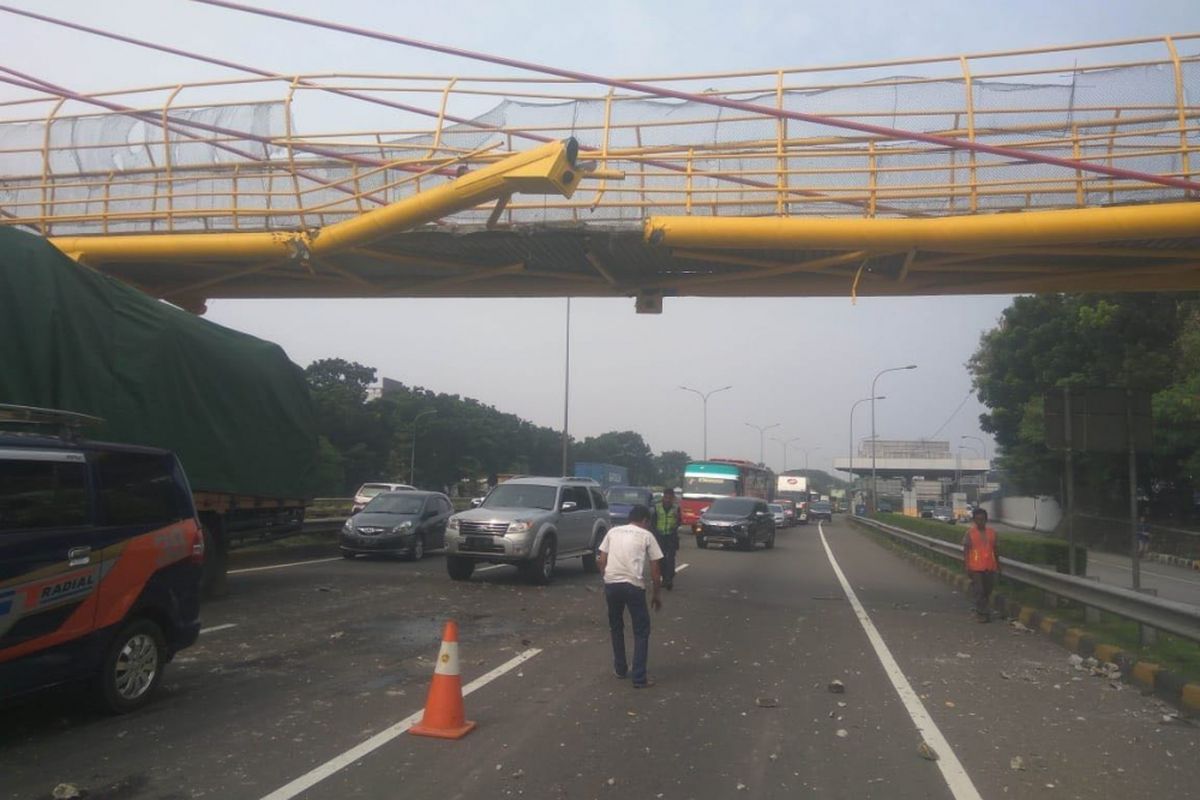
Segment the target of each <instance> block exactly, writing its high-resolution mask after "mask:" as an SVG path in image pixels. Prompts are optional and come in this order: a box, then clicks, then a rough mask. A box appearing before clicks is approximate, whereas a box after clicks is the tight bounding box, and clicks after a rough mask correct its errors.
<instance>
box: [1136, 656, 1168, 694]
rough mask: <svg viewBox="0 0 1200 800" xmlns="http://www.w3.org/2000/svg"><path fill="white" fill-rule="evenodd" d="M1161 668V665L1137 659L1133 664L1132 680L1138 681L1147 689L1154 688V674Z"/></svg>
mask: <svg viewBox="0 0 1200 800" xmlns="http://www.w3.org/2000/svg"><path fill="white" fill-rule="evenodd" d="M1160 669H1162V665H1160V664H1153V663H1151V662H1149V661H1139V662H1137V663H1136V664H1134V665H1133V682H1134V683H1140V684H1141V685H1142V686H1145V687H1146V688H1147V689H1153V688H1154V676H1156V675H1157V674H1158V671H1159V670H1160Z"/></svg>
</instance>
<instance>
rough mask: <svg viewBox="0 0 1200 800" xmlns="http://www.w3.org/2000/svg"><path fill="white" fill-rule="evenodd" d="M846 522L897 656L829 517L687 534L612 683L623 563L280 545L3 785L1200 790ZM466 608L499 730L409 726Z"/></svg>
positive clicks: (1113, 711)
mask: <svg viewBox="0 0 1200 800" xmlns="http://www.w3.org/2000/svg"><path fill="white" fill-rule="evenodd" d="M823 528H824V532H825V538H826V540H827V541H828V545H829V548H830V551H831V553H832V554H833V557H834V558H836V561H837V563H838V565H839V566H840V569H841V571H842V572H843V573H844V575H845V577H846V581H847V583H848V585H849V586H850V587H851V590H852V591H853V592H854V593H855V594H856V596H857V598H858V600H859V601H860V602H861V606H862V611H863V616H865V617H866V618H867V619H869V621H870V624H871V625H872V626H873V628H874V629H875V630H876V631H877V633H878V639H879V640H881V641H882V644H883V647H884V648H885V649H886V651H887V652H888V653H890V658H889V657H888V656H883V657H881V656H880V654H879V652H877V650H876V647H875V644H873V642H872V640H871V639H870V638H869V637H868V634H867V633H866V631H865V629H864V626H863V625H862V624H861V623H860V619H859V617H858V616H856V614H855V610H854V608H853V607H852V604H851V602H850V601H849V600H848V597H847V594H846V592H845V591H844V589H843V586H842V584H841V583H840V582H839V579H838V576H837V575H836V573H835V570H834V568H833V566H832V564H831V561H830V558H829V557H828V556H827V553H826V549H825V546H824V545H823V543H822V541H821V533H820V532H819V530H818V527H817V526H808V527H801V528H794V529H790V530H787V531H784V532H781V533H780V536H779V539H778V545H777V547H776V548H775V549H774V550H771V551H765V550H758V551H757V552H754V553H744V552H737V551H721V550H711V549H710V550H698V549H696V548H695V546H694V545H693V543H692V542H691V541H690V539H686V538H685V543H684V546H683V548H682V550H681V554H680V555H681V558H680V560H681V561H682V562H684V563H687V564H688V567H687V569H686V570H684V571H683V572H682V573H681V574H680V576H679V578H678V579H677V581H676V589H675V591H674V592H671V593H667V594H666V595H665V608H664V609H663V610H662V612H660V613H658V614H657V615H655V616H654V621H653V625H654V630H653V633H652V637H651V660H650V671H651V674H652V675H653V676H654V677H655V678H656V679H657V681H658V685H657V686H655V687H652V688H650V689H647V690H635V689H633V688H632V687H631V686H630V685H629V683H628V681H620V680H617V679H616V678H615V677H613V675H612V673H611V658H610V655H609V646H608V632H607V629H606V624H605V619H604V607H603V606H604V604H603V593H602V589H601V586H600V581H599V579H598V578H597V577H596V576H592V575H586V574H584V573H583V571H582V570H581V569H580V567H579V565H578V562H568V563H566V564H563V565H561V571H560V575H559V578H558V579H557V580H556V581H555V583H554V584H553V585H551V586H549V587H545V588H539V587H531V586H527V585H524V584H522V583H520V582H519V581H518V579H517V576H516V572H515V570H513V569H512V568H507V567H503V568H498V569H491V570H487V571H483V572H480V573H477V575H476V577H475V578H473V579H472V580H471V581H470V582H469V583H453V582H451V581H450V580H449V579H448V578H447V577H446V575H445V571H444V566H443V562H442V559H441V557H440V556H436V555H434V556H431V557H429V558H428V559H426V560H425V561H424V562H421V563H419V564H412V563H403V562H393V561H384V560H363V559H359V560H356V561H353V562H348V561H342V560H341V559H333V560H323V559H320V558H317V559H313V560H311V561H309V562H308V563H301V564H298V565H295V566H285V567H280V568H270V569H258V568H259V567H262V566H271V565H269V564H262V563H256V564H255V565H254V566H253V568H254V569H255V571H248V572H240V573H236V574H234V575H233V576H232V577H231V580H230V586H231V593H230V596H229V597H228V598H227V599H224V600H222V601H218V602H215V603H213V604H211V605H208V606H206V607H205V624H206V626H208V631H207V632H206V633H204V634H203V635H202V637H201V642H200V644H199V645H197V646H196V647H194V648H192V649H190V650H188V651H185V652H184V653H182V654H181V655H180V656H179V658H178V659H177V660H176V662H175V663H173V664H172V665H171V667H170V670H169V672H168V675H167V681H166V684H165V686H164V689H165V691H164V692H163V693H162V695H161V696H160V697H159V698H158V700H157V701H156V702H155V703H154V704H153V705H152V706H151V707H149V708H147V709H145V710H143V711H142V712H139V713H137V714H134V715H130V716H127V717H120V718H114V717H106V716H100V715H97V714H94V713H92V712H90V711H87V710H85V709H84V703H83V701H82V699H81V698H80V697H79V696H78V695H76V694H74V693H70V692H60V693H57V694H56V695H54V696H44V697H43V698H41V699H40V700H38V701H37V702H36V703H32V704H29V705H26V706H23V707H20V708H17V709H15V710H8V711H6V712H4V716H3V719H4V725H3V726H0V798H41V797H50V795H51V792H52V790H53V789H54V787H55V786H56V785H57V784H59V783H71V784H73V785H75V786H76V787H78V788H79V789H80V790H81V791H85V792H87V795H86V796H87V797H89V798H92V799H93V800H95V799H96V798H108V799H109V800H117V799H118V798H119V799H120V800H135V799H139V798H160V799H164V798H192V797H210V798H229V799H230V800H238V799H239V798H266V797H269V796H270V797H272V798H273V800H282V799H283V798H285V797H291V796H299V797H305V798H346V797H364V798H383V797H399V796H404V797H414V798H425V797H430V798H432V797H437V798H471V799H472V800H474V798H496V797H520V796H525V797H530V798H552V799H554V798H606V797H622V798H666V799H668V800H673V799H674V798H697V799H700V798H726V797H729V798H742V797H747V798H793V797H809V796H811V797H846V798H876V797H877V798H951V797H956V798H968V797H973V796H976V795H974V794H972V791H977V792H978V796H981V797H984V798H1001V797H1020V798H1025V797H1048V798H1064V797H1079V798H1092V797H1097V796H1100V795H1101V793H1103V794H1104V795H1115V796H1122V795H1123V796H1130V797H1155V798H1174V797H1187V796H1191V789H1189V787H1192V788H1193V789H1194V787H1195V786H1196V785H1197V783H1198V782H1200V760H1198V759H1196V758H1195V753H1196V752H1198V750H1197V740H1198V739H1200V730H1198V729H1197V728H1196V727H1193V726H1192V725H1190V724H1187V723H1181V722H1177V721H1176V722H1167V723H1164V722H1162V713H1163V707H1162V706H1161V705H1160V704H1159V703H1158V702H1157V701H1155V700H1153V699H1152V698H1147V697H1143V696H1141V695H1140V694H1139V693H1138V692H1137V691H1136V690H1134V689H1131V688H1129V687H1128V686H1123V687H1122V686H1120V685H1119V684H1118V685H1116V686H1115V687H1114V685H1112V684H1110V683H1109V682H1108V681H1105V680H1102V679H1099V678H1093V677H1090V676H1085V675H1084V674H1083V673H1081V672H1075V671H1073V670H1072V669H1071V668H1070V667H1069V665H1068V662H1067V653H1066V652H1065V651H1064V650H1062V649H1061V648H1059V647H1058V646H1056V645H1054V644H1052V643H1051V642H1049V641H1048V640H1046V639H1044V638H1042V637H1040V636H1038V635H1034V634H1023V633H1018V632H1016V631H1015V630H1014V629H1013V628H1011V627H1009V626H1007V625H1004V624H1000V623H997V624H992V625H978V624H976V623H974V622H973V621H972V620H971V618H970V615H969V614H968V613H967V602H966V598H964V597H963V596H962V595H960V594H958V593H956V592H954V591H953V590H951V589H950V588H948V587H947V586H946V585H945V584H944V583H941V582H939V581H935V580H934V579H932V578H931V577H929V576H928V575H926V574H925V573H922V572H919V571H917V570H916V569H915V568H914V567H912V566H911V565H909V564H908V562H905V561H903V560H900V559H899V558H897V557H896V556H894V555H892V554H891V553H890V552H889V551H886V550H884V549H883V548H881V547H879V546H878V545H876V544H874V543H873V542H871V541H870V540H869V539H868V538H866V537H865V536H864V535H863V534H860V533H857V532H856V531H854V530H852V529H851V528H849V526H848V525H846V524H845V523H844V522H843V521H841V519H840V518H839V519H838V520H837V521H835V522H834V524H832V525H825V526H823ZM449 617H452V618H454V619H456V620H457V621H458V622H459V625H460V641H461V645H460V646H461V655H462V669H463V680H464V682H466V683H470V682H472V681H474V680H475V679H477V678H480V677H481V676H483V677H487V678H489V680H488V681H487V682H486V683H484V684H483V685H480V686H479V687H478V688H477V689H475V690H474V691H473V692H472V693H471V694H470V695H469V696H468V697H467V698H466V706H467V714H468V717H469V718H470V719H473V720H475V721H477V722H478V725H479V726H478V728H477V730H475V731H474V732H473V733H471V734H470V735H469V736H468V737H466V738H465V739H463V740H460V741H453V742H452V741H440V740H435V739H426V738H418V737H415V736H411V735H408V734H406V733H399V735H392V734H389V733H388V731H389V729H392V731H393V733H395V732H397V730H401V731H402V730H403V728H404V727H405V724H401V725H399V728H398V729H397V728H396V727H395V726H397V724H398V723H403V722H404V721H405V720H406V719H408V718H410V717H411V715H413V714H414V713H416V712H419V711H420V709H421V707H422V704H423V702H424V699H425V693H426V691H427V688H428V685H429V680H430V675H431V674H432V671H433V665H434V659H435V657H436V654H437V647H438V639H439V634H440V631H441V626H442V622H443V621H444V620H445V619H446V618H449ZM518 656H523V657H524V660H523V661H522V662H521V663H519V664H516V665H515V666H513V665H512V661H513V659H514V658H515V657H518ZM885 662H887V663H891V664H893V665H894V666H893V667H892V669H891V673H890V674H889V670H888V668H887V667H885ZM506 664H508V665H509V668H508V669H507V670H506V671H503V672H502V673H501V674H494V673H493V670H496V669H497V668H501V667H504V666H505V665H506ZM834 679H840V680H842V681H843V682H844V683H845V686H846V691H845V694H832V693H830V692H829V690H828V688H827V685H828V683H829V682H830V681H832V680H834ZM898 684H899V685H901V686H908V687H911V690H912V698H911V699H910V700H909V702H907V703H906V702H905V701H903V700H902V698H901V694H899V693H898V691H897V688H896V687H897V685H898ZM843 704H844V705H843ZM914 714H915V715H916V718H917V720H918V721H916V722H915V721H914ZM923 715H928V718H929V721H930V722H931V723H932V725H933V726H935V727H936V729H937V730H936V731H933V730H932V729H931V728H929V727H924V732H923V733H919V732H918V727H917V726H918V724H921V725H922V726H926V723H925V722H921V720H922V719H923ZM938 734H940V736H941V737H944V741H945V744H939V745H938V747H941V748H942V749H943V752H940V753H939V755H940V756H941V760H940V761H937V762H934V761H930V760H926V759H925V758H923V757H922V756H921V755H920V754H919V752H918V746H919V744H920V742H921V740H922V738H924V739H926V740H927V741H935V742H937V741H938ZM373 737H374V738H373ZM364 743H369V745H371V746H373V749H369V751H368V747H365V746H363V744H364ZM356 747H358V748H359V749H358V750H357V751H352V748H356ZM348 751H350V753H349V755H345V756H344V757H342V758H340V759H339V757H340V756H343V754H346V753H347V752H348ZM1014 759H1019V761H1016V760H1014ZM955 761H957V762H958V763H960V764H961V771H960V772H956V771H955V770H954V769H953V768H952V767H953V762H955ZM314 770H315V771H316V772H315V773H314ZM305 775H310V776H311V778H310V780H309V782H308V783H310V784H311V785H307V788H305V786H301V787H300V789H299V790H296V789H295V788H293V789H285V787H288V786H289V785H292V786H293V787H295V784H294V783H293V782H294V781H296V780H297V779H300V778H302V777H303V776H305ZM947 776H949V777H947ZM952 787H953V788H952ZM281 790H282V791H281Z"/></svg>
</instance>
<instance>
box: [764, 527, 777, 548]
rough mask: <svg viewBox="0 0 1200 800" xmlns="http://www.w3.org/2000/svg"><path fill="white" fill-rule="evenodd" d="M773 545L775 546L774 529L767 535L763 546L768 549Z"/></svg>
mask: <svg viewBox="0 0 1200 800" xmlns="http://www.w3.org/2000/svg"><path fill="white" fill-rule="evenodd" d="M774 546H775V531H771V535H770V536H768V537H767V543H766V545H765V547H766V548H767V549H768V550H770V549H771V548H772V547H774Z"/></svg>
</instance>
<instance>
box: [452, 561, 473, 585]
mask: <svg viewBox="0 0 1200 800" xmlns="http://www.w3.org/2000/svg"><path fill="white" fill-rule="evenodd" d="M474 571H475V562H474V561H473V560H472V559H469V558H463V557H462V556H446V572H447V573H449V575H450V577H451V579H453V580H456V581H466V580H470V579H471V573H473V572H474Z"/></svg>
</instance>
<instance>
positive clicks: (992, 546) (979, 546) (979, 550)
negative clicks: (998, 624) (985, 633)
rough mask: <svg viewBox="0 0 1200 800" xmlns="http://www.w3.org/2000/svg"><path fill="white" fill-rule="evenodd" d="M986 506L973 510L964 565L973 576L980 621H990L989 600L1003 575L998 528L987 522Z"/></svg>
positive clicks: (973, 587) (965, 547)
mask: <svg viewBox="0 0 1200 800" xmlns="http://www.w3.org/2000/svg"><path fill="white" fill-rule="evenodd" d="M987 520H988V514H987V510H986V509H983V508H976V509H975V510H974V511H973V512H971V522H972V524H971V527H970V528H969V529H967V535H966V536H964V537H963V566H964V567H965V568H966V571H967V577H969V578H970V579H971V594H972V596H973V597H974V598H975V619H976V621H977V622H991V621H992V612H991V608H990V603H991V599H992V590H993V589H995V588H996V578H997V577H999V575H1000V553H999V551H998V550H997V549H996V529H995V528H992V527H991V526H989V525H988V524H987Z"/></svg>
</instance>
